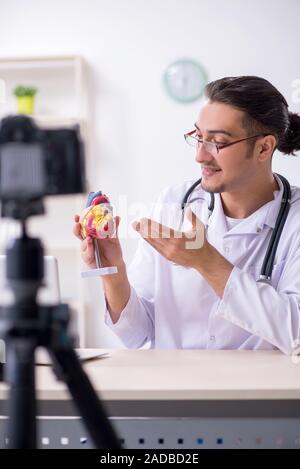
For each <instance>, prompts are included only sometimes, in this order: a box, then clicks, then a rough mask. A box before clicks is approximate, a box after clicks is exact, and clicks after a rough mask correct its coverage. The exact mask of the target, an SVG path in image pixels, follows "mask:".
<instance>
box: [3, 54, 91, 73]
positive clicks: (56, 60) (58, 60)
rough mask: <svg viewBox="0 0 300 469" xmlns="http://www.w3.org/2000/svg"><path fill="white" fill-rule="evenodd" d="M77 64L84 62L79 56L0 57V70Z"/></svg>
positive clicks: (59, 66) (63, 66) (60, 66)
mask: <svg viewBox="0 0 300 469" xmlns="http://www.w3.org/2000/svg"><path fill="white" fill-rule="evenodd" d="M77 64H84V59H83V58H82V57H80V56H76V55H75V56H61V57H58V56H57V57H55V56H53V57H52V56H49V57H7V58H1V59H0V71H2V70H3V69H5V70H22V69H28V68H32V69H39V68H40V69H43V68H49V67H51V68H65V67H66V68H68V67H74V65H77Z"/></svg>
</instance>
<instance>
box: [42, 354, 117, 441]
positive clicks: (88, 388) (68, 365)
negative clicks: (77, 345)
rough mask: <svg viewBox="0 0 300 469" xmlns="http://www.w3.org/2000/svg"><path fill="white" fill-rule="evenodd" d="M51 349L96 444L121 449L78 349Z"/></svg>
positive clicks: (52, 355)
mask: <svg viewBox="0 0 300 469" xmlns="http://www.w3.org/2000/svg"><path fill="white" fill-rule="evenodd" d="M48 351H49V353H50V355H51V358H52V360H53V362H54V364H55V368H58V371H59V373H60V375H61V376H60V375H59V377H61V378H62V380H63V381H65V383H66V384H67V386H68V388H69V391H70V393H71V395H72V397H73V399H74V402H75V404H76V406H77V409H78V411H79V413H80V415H81V416H82V419H83V421H84V423H85V425H86V427H87V430H88V432H89V433H90V436H91V438H92V440H93V442H94V445H95V447H96V448H105V449H108V448H110V449H118V448H120V445H119V442H118V438H117V435H116V433H115V431H114V429H113V427H112V425H111V423H110V421H109V420H108V417H107V415H106V413H105V411H104V408H103V406H102V403H101V401H100V399H99V398H98V396H97V394H96V392H95V390H94V389H93V387H92V385H91V383H90V380H89V378H88V376H87V374H86V373H85V371H84V370H83V368H82V367H81V364H80V362H79V359H78V357H77V355H76V353H75V351H74V350H73V349H72V348H71V347H70V348H67V349H66V348H63V349H59V350H58V349H51V348H48Z"/></svg>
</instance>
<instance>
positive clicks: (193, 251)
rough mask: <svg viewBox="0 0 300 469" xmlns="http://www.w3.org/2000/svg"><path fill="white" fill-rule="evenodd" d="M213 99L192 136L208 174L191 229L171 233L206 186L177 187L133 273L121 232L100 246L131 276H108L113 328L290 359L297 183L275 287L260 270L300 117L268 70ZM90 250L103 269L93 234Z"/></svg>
mask: <svg viewBox="0 0 300 469" xmlns="http://www.w3.org/2000/svg"><path fill="white" fill-rule="evenodd" d="M206 97H207V101H206V103H205V105H204V106H203V108H202V110H201V112H200V114H199V117H198V119H197V122H196V123H195V128H194V130H193V131H191V132H189V133H188V134H186V136H185V137H186V140H187V142H188V143H192V144H193V143H194V145H195V147H196V161H197V163H199V164H200V165H201V169H202V181H201V185H198V186H197V187H196V188H195V189H194V191H193V193H192V196H191V197H190V199H189V200H190V203H189V209H188V210H187V212H186V216H187V217H188V219H189V220H190V222H191V225H190V226H189V228H187V223H188V222H187V221H185V223H184V225H183V227H182V228H180V229H178V225H177V223H174V226H171V230H168V227H170V223H169V224H168V226H166V225H167V224H165V223H164V220H165V219H166V217H167V215H168V212H169V211H170V210H173V209H174V207H177V208H176V209H175V212H176V210H177V215H178V217H179V216H180V202H181V201H182V199H183V197H184V194H185V193H186V191H187V190H188V189H189V187H190V186H191V185H192V184H193V182H195V181H187V182H185V183H182V184H181V185H177V186H171V187H169V188H167V189H166V190H165V191H164V192H163V194H162V195H161V197H160V200H159V207H160V209H159V210H158V211H157V212H158V213H156V215H155V216H154V218H155V220H149V219H146V218H143V219H141V220H140V221H139V222H137V223H135V225H134V228H135V229H136V230H137V231H138V232H139V233H140V234H141V241H140V245H139V248H138V251H137V253H136V256H135V258H134V260H133V262H132V264H131V266H130V268H129V269H128V274H127V269H126V266H125V263H124V261H123V258H122V250H121V246H120V243H119V240H118V238H117V237H115V238H111V239H109V240H102V241H99V243H100V251H101V256H102V263H103V266H110V265H117V266H118V271H119V273H118V274H117V275H112V276H107V277H103V285H104V292H105V297H106V303H107V311H106V323H107V324H108V325H109V326H110V327H111V329H112V330H113V331H115V333H116V334H117V335H118V336H119V337H120V338H121V339H122V340H123V342H124V344H125V345H127V346H128V347H132V348H133V347H140V346H142V345H143V344H144V343H145V342H147V341H151V343H152V346H153V347H157V348H190V349H195V348H197V349H204V348H207V349H277V348H278V349H280V350H282V351H283V352H284V353H287V354H290V353H293V352H294V351H295V349H297V348H299V345H300V189H298V188H292V196H291V206H290V210H289V214H288V217H287V220H286V222H285V225H284V228H283V231H282V234H281V238H280V241H279V245H278V248H277V252H276V256H275V259H274V267H273V270H272V275H271V281H270V282H269V283H266V282H262V281H260V271H261V267H262V263H263V260H264V257H265V253H266V251H267V248H268V245H269V242H270V237H271V234H272V231H273V229H274V227H275V223H276V219H277V216H278V213H279V211H280V207H281V202H282V195H283V184H282V182H281V180H280V178H279V177H278V176H277V175H274V174H273V173H272V166H271V163H272V155H273V152H274V150H275V149H276V148H277V149H278V150H279V151H281V152H283V153H285V154H290V153H293V152H294V151H297V150H299V149H300V117H299V116H298V115H297V114H293V113H290V112H289V110H288V105H287V102H286V100H285V99H284V97H283V96H282V95H281V94H280V93H279V91H278V90H277V89H276V88H275V87H274V86H273V85H271V84H270V83H269V82H268V81H267V80H264V79H262V78H258V77H251V76H245V77H229V78H223V79H220V80H217V81H215V82H212V83H210V84H208V85H207V87H206ZM211 194H214V210H213V212H212V214H211V215H210V216H209V211H208V206H209V204H210V197H211ZM178 217H176V216H175V218H176V219H178ZM167 219H170V218H167ZM78 221H79V218H78V216H76V217H75V222H76V223H75V227H74V233H75V235H76V236H78V237H79V238H80V226H79V223H78ZM116 222H117V225H118V224H119V222H120V219H119V218H118V217H117V218H116ZM82 257H83V259H84V261H85V262H86V263H87V264H88V265H89V266H90V267H95V258H94V251H93V246H92V240H91V239H89V238H87V239H86V240H83V241H82Z"/></svg>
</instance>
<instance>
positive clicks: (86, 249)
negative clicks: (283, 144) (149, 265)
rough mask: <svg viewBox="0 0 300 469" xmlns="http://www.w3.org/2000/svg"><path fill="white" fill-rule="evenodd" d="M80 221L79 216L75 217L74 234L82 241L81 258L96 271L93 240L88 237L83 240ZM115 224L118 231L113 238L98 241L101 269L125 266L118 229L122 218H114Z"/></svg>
mask: <svg viewBox="0 0 300 469" xmlns="http://www.w3.org/2000/svg"><path fill="white" fill-rule="evenodd" d="M79 220H80V217H79V215H75V217H74V221H75V224H74V228H73V233H74V235H75V236H76V237H77V238H78V239H80V240H81V257H82V260H83V262H84V263H85V264H86V265H87V266H88V267H89V268H90V269H95V268H96V267H97V266H96V259H95V250H94V245H93V238H92V237H91V236H88V237H87V238H85V239H83V237H82V235H81V225H80V223H79ZM114 222H115V225H116V230H115V233H114V235H113V237H111V238H108V237H107V238H104V239H97V243H98V245H99V252H100V259H101V267H111V266H117V267H118V266H119V265H121V264H123V255H122V249H121V245H120V241H119V238H118V227H119V224H120V217H118V216H117V217H114Z"/></svg>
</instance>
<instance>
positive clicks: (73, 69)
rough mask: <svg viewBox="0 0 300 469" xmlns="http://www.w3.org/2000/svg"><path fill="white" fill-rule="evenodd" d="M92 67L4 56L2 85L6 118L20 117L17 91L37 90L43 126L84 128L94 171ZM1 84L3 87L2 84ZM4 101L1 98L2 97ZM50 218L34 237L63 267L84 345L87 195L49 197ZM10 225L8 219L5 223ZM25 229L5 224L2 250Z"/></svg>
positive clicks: (72, 60) (31, 226) (0, 231)
mask: <svg viewBox="0 0 300 469" xmlns="http://www.w3.org/2000/svg"><path fill="white" fill-rule="evenodd" d="M87 72H88V70H87V64H86V61H85V60H84V58H83V57H81V56H78V55H74V56H60V57H59V56H52V57H51V56H44V57H2V58H1V57H0V80H1V81H2V83H4V84H5V96H4V102H3V103H2V102H1V107H0V119H1V117H4V116H5V115H9V114H16V99H15V96H14V94H13V90H14V88H15V87H16V86H18V85H24V86H34V87H36V88H37V90H38V92H37V95H36V98H35V112H34V114H33V115H30V116H29V117H31V118H32V119H33V120H34V121H35V122H36V124H37V126H39V127H45V128H56V127H71V126H75V125H79V127H80V133H81V137H82V139H83V141H84V144H85V145H84V146H85V149H86V150H85V153H86V162H87V165H86V166H87V168H88V159H89V156H88V148H89V141H90V133H89V132H90V126H89V118H90V100H89V85H88V80H87ZM0 84H1V83H0ZM0 99H1V96H0ZM44 202H45V214H44V215H42V216H35V217H30V219H29V220H28V233H29V235H30V236H32V237H39V238H40V239H41V241H42V242H43V244H44V247H45V251H46V253H47V254H51V255H54V256H55V257H56V258H57V259H58V263H59V276H60V286H61V294H62V297H66V298H72V302H73V303H74V305H77V306H78V307H77V310H78V322H77V326H76V327H77V329H78V334H79V337H80V343H82V344H84V339H85V320H86V314H85V296H86V291H85V290H86V289H87V288H88V283H87V282H82V279H81V277H80V268H81V266H80V263H81V254H80V241H79V240H78V239H76V238H75V236H74V235H73V232H72V230H73V224H74V221H73V220H74V215H75V214H79V213H80V212H81V211H82V210H83V208H84V207H85V202H86V194H76V195H65V196H63V197H62V196H50V197H45V199H44ZM5 220H6V219H5ZM19 228H20V227H19V224H16V223H13V222H12V221H10V220H9V221H8V222H7V223H6V222H5V221H3V220H2V222H1V224H0V251H2V252H3V251H4V250H5V248H6V246H7V244H8V243H9V241H10V240H11V239H12V238H13V237H16V236H18V232H19Z"/></svg>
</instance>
